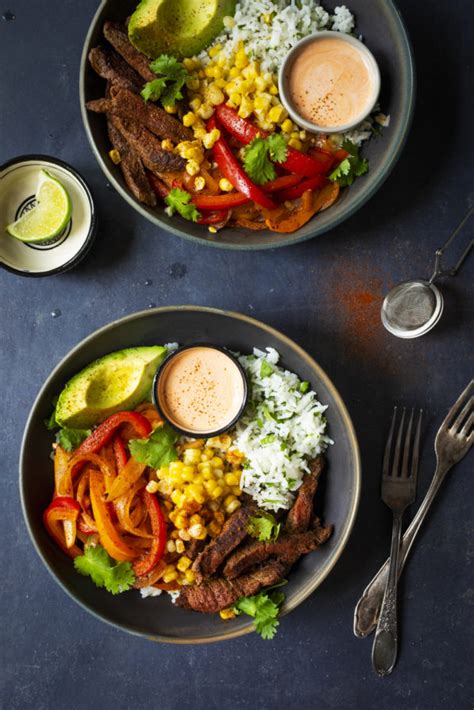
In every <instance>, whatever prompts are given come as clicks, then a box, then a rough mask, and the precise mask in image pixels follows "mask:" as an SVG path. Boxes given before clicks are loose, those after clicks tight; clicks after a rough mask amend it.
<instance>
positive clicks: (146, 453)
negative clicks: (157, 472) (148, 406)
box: [128, 424, 178, 468]
mask: <svg viewBox="0 0 474 710" xmlns="http://www.w3.org/2000/svg"><path fill="white" fill-rule="evenodd" d="M177 440H178V434H177V433H176V432H175V431H174V429H172V428H171V427H170V426H168V425H167V424H165V425H164V426H162V427H158V429H155V431H154V432H152V433H151V434H150V436H149V437H148V439H131V441H129V443H128V446H129V449H130V453H131V455H132V456H133V458H134V459H135V460H136V461H138V462H139V463H146V465H147V466H151V467H152V468H160V466H166V465H167V464H169V463H171V462H172V461H176V460H177V459H178V454H177V452H176V448H175V444H176V441H177Z"/></svg>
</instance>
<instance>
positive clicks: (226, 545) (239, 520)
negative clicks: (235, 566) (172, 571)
mask: <svg viewBox="0 0 474 710" xmlns="http://www.w3.org/2000/svg"><path fill="white" fill-rule="evenodd" d="M254 511H255V506H254V505H253V504H251V503H249V504H248V505H243V506H242V507H241V508H239V509H238V510H236V511H235V513H232V515H231V516H230V518H228V519H227V520H226V522H225V523H224V526H223V528H222V530H221V532H220V533H219V535H217V537H215V538H214V540H213V541H212V542H210V543H209V544H208V545H206V547H205V548H204V550H203V551H202V552H201V553H200V554H199V555H198V556H197V557H196V559H195V560H194V563H193V566H192V570H193V572H194V573H195V574H196V581H197V583H198V584H201V582H202V580H203V579H206V578H207V577H210V576H211V575H213V574H214V572H216V571H217V569H218V568H219V567H220V566H221V564H222V563H223V562H224V560H225V558H226V557H227V556H228V555H229V554H230V553H231V552H232V550H235V548H236V547H237V545H239V544H240V543H241V542H242V540H243V539H244V538H246V537H247V526H248V522H249V518H250V516H251V515H252V513H253V512H254Z"/></svg>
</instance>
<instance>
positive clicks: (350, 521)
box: [19, 305, 362, 645]
mask: <svg viewBox="0 0 474 710" xmlns="http://www.w3.org/2000/svg"><path fill="white" fill-rule="evenodd" d="M176 311H181V312H194V313H197V314H199V313H210V314H215V315H218V316H225V317H230V318H234V319H237V320H239V321H243V322H245V323H249V324H251V325H253V326H255V327H257V328H259V329H260V330H263V331H265V332H266V333H268V334H269V335H272V336H273V337H276V339H278V340H280V339H281V340H282V341H283V342H284V343H285V344H286V345H288V346H289V347H290V348H291V349H292V350H294V351H295V352H296V353H297V354H298V356H299V357H301V358H302V359H303V360H304V361H306V363H307V364H308V365H309V367H310V368H311V369H312V370H313V371H314V372H315V373H316V375H317V377H318V378H320V379H321V380H322V381H323V382H324V385H325V386H326V387H327V389H328V390H329V391H330V393H331V395H332V397H333V398H334V401H335V403H336V406H337V409H338V410H339V412H340V414H341V416H342V419H343V423H344V427H345V429H346V432H347V435H348V439H349V444H350V449H351V451H352V453H353V456H354V462H355V466H354V478H353V490H352V498H351V502H350V511H349V515H348V517H347V519H346V521H345V523H344V524H343V526H342V530H341V538H340V540H339V542H338V544H337V546H336V548H335V550H334V553H333V555H332V557H331V558H330V559H329V560H328V561H327V563H326V564H325V565H323V567H322V568H321V569H320V570H319V571H318V572H317V574H315V575H313V576H312V577H311V578H310V579H309V580H308V581H307V583H306V584H304V585H303V586H302V587H301V588H300V589H299V591H298V593H297V594H296V595H295V598H294V600H293V601H292V602H291V603H290V604H284V606H283V610H282V616H284V615H286V614H288V613H289V612H290V611H293V609H295V608H296V607H297V606H299V604H301V603H302V602H303V601H304V600H305V599H306V598H307V597H308V596H310V594H312V593H313V592H314V591H315V590H316V589H317V588H318V587H319V586H320V584H321V583H322V582H323V581H324V579H326V577H327V576H328V575H329V573H330V572H331V571H332V569H333V568H334V566H335V565H336V563H337V561H338V560H339V558H340V557H341V555H342V553H343V551H344V548H345V547H346V544H347V542H348V540H349V537H350V535H351V532H352V529H353V526H354V522H355V519H356V516H357V510H358V507H359V501H360V491H361V483H362V478H361V460H360V450H359V445H358V441H357V437H356V433H355V429H354V425H353V423H352V420H351V418H350V415H349V412H348V411H347V408H346V405H345V404H344V402H343V400H342V397H341V395H340V394H339V392H338V390H337V389H336V387H335V386H334V384H333V383H332V381H331V379H330V378H329V377H328V375H327V374H326V373H325V371H324V370H323V369H322V368H321V366H320V365H319V364H318V363H317V362H316V361H315V360H314V359H313V358H312V357H311V356H310V355H309V354H308V353H307V352H306V351H305V350H304V349H303V348H302V347H301V346H300V345H298V344H297V343H295V341H294V340H292V339H291V338H289V337H288V336H286V335H284V334H283V333H281V332H280V331H278V330H276V329H275V328H273V327H272V326H270V325H268V324H266V323H263V322H261V321H259V320H257V319H256V318H252V317H251V316H247V315H245V314H243V313H237V312H235V311H227V310H221V309H219V308H211V307H208V306H194V305H182V306H162V307H157V308H153V309H146V310H142V311H137V312H135V313H132V314H130V315H127V316H123V317H122V318H118V319H117V320H114V321H112V322H110V323H107V324H106V325H104V326H102V327H100V328H98V329H97V330H95V331H94V332H93V333H91V334H90V335H88V336H86V337H85V338H83V339H82V340H81V341H80V342H79V343H78V344H77V345H75V346H74V347H73V348H71V350H69V352H68V353H66V355H65V356H64V357H63V358H61V360H60V362H59V363H58V364H57V365H56V367H55V368H54V369H53V370H52V372H51V373H50V375H49V376H48V377H47V379H46V380H45V382H44V383H43V385H42V387H41V389H40V390H39V392H38V394H37V395H36V397H35V400H34V402H33V404H32V406H31V409H30V413H29V415H28V419H27V421H26V424H25V429H24V432H23V437H22V441H21V447H20V458H19V488H20V501H21V509H22V513H23V518H24V521H25V524H26V528H27V530H28V534H29V536H30V539H31V541H32V543H33V546H34V548H35V550H36V552H37V554H38V556H39V557H40V559H41V560H42V562H43V564H44V565H45V567H46V569H47V570H48V572H49V573H50V575H51V576H52V577H53V579H54V580H55V581H56V583H57V584H59V586H60V587H61V588H62V589H63V591H65V592H66V594H67V595H68V596H69V597H70V598H71V599H73V600H74V601H75V602H76V603H77V604H79V605H80V606H81V607H82V608H83V609H85V610H86V611H88V612H90V613H91V614H92V615H93V616H95V617H96V618H97V619H99V620H100V621H103V622H105V623H108V624H109V625H110V626H113V627H114V628H118V629H121V630H122V631H126V632H128V633H131V634H133V635H136V636H140V637H142V638H147V639H149V640H150V641H160V642H166V643H172V644H177V645H183V644H197V643H213V642H216V641H224V640H227V639H233V638H238V637H239V636H244V635H245V634H248V633H251V632H252V631H254V627H253V623H252V621H250V620H249V623H248V624H246V625H245V626H244V627H242V628H240V629H236V630H232V629H229V630H228V631H224V632H223V633H221V634H219V635H217V636H216V635H214V636H203V637H193V636H189V637H180V638H174V637H168V636H163V635H162V634H155V633H150V632H144V631H143V629H142V628H139V627H138V626H132V625H129V624H126V623H124V622H118V621H113V620H112V619H111V618H110V617H107V616H105V615H102V614H101V613H100V612H98V611H97V610H96V609H95V608H94V607H93V606H92V605H91V604H89V603H88V602H86V601H84V600H83V599H80V598H79V597H78V596H76V595H75V594H74V592H72V591H71V590H70V589H69V588H68V587H67V586H66V584H65V583H63V582H62V581H61V580H60V579H59V578H58V576H57V575H56V573H55V572H54V570H53V568H52V566H50V564H49V562H48V561H47V559H46V556H45V555H44V554H43V552H42V550H41V546H40V543H39V542H38V541H37V540H36V538H35V535H34V532H33V528H32V526H31V525H30V521H29V518H28V515H27V508H26V496H25V488H26V475H25V457H26V448H27V445H28V438H29V431H30V428H31V426H32V423H33V420H34V419H35V418H36V416H37V414H36V410H37V408H38V406H39V405H40V404H41V401H42V399H43V396H44V392H45V390H46V389H47V388H48V387H49V384H50V382H51V381H52V380H53V379H54V378H55V377H56V376H57V375H58V374H59V373H60V371H61V370H62V368H63V367H64V365H65V364H67V362H68V361H69V360H70V359H71V358H72V357H73V356H74V355H76V354H77V353H78V352H80V351H81V350H82V349H83V348H84V347H87V345H88V344H89V343H91V342H92V341H93V340H95V338H96V337H97V336H101V335H104V334H106V333H107V332H109V331H112V330H113V329H114V328H116V327H117V326H118V325H124V324H126V323H130V322H131V321H134V320H140V319H141V318H144V317H146V316H147V317H149V316H150V315H151V314H159V313H170V312H176Z"/></svg>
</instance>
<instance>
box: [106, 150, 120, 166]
mask: <svg viewBox="0 0 474 710" xmlns="http://www.w3.org/2000/svg"><path fill="white" fill-rule="evenodd" d="M109 158H110V160H111V161H112V162H113V163H114V165H118V164H119V163H120V161H121V160H122V158H121V156H120V153H119V152H118V150H117V149H116V148H112V150H109Z"/></svg>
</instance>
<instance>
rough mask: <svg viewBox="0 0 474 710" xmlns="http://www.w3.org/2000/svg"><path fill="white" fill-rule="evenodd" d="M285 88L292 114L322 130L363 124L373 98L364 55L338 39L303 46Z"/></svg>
mask: <svg viewBox="0 0 474 710" xmlns="http://www.w3.org/2000/svg"><path fill="white" fill-rule="evenodd" d="M288 86H289V94H290V99H291V102H292V103H293V105H294V107H295V110H296V111H297V112H298V113H299V114H300V115H301V116H302V117H303V118H304V119H306V120H307V121H310V122H311V123H315V124H316V125H318V126H321V127H323V128H337V127H338V126H344V125H346V124H348V123H351V122H353V121H356V120H357V119H358V118H360V120H362V118H363V117H364V116H365V115H366V113H367V109H369V110H370V108H371V106H370V104H371V102H372V101H373V98H374V78H373V73H372V71H371V69H370V66H369V64H368V61H367V59H366V57H365V55H364V54H363V52H362V51H360V50H359V49H357V47H354V46H353V45H351V44H349V43H348V42H346V41H345V40H343V39H338V38H337V37H324V38H321V39H315V40H314V41H313V42H310V43H309V44H307V45H306V46H304V47H303V48H302V49H301V52H300V53H299V54H298V55H297V56H296V59H295V60H294V62H293V65H292V67H291V70H290V75H289V82H288Z"/></svg>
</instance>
